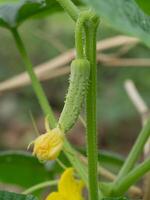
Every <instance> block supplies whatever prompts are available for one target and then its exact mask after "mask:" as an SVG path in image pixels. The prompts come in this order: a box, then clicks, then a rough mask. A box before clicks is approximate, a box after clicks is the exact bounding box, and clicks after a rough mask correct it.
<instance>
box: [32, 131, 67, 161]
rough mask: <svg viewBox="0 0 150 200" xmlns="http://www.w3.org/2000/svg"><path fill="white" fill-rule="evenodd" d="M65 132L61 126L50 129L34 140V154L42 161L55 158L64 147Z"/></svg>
mask: <svg viewBox="0 0 150 200" xmlns="http://www.w3.org/2000/svg"><path fill="white" fill-rule="evenodd" d="M63 143H64V134H63V132H62V131H61V130H60V129H59V128H55V129H52V130H48V132H47V133H45V134H43V135H40V136H39V137H38V138H37V139H36V140H35V141H34V142H33V144H34V149H33V155H36V156H37V158H38V159H39V160H40V161H47V160H55V159H56V158H57V156H58V155H59V153H60V151H61V150H62V148H63Z"/></svg>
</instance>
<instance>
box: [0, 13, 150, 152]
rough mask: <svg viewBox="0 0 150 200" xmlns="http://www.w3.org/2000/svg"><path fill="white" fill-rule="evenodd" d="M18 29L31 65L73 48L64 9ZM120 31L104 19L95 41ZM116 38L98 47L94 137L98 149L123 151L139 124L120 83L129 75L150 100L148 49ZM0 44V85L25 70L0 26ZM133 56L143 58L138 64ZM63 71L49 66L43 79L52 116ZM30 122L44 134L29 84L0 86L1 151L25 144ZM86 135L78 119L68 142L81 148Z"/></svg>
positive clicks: (64, 82) (62, 89) (63, 85)
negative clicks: (45, 78) (96, 137)
mask: <svg viewBox="0 0 150 200" xmlns="http://www.w3.org/2000/svg"><path fill="white" fill-rule="evenodd" d="M20 32H21V34H22V38H23V40H24V42H25V45H26V48H27V50H28V52H29V55H30V57H31V59H32V62H33V64H34V66H37V65H39V64H40V65H42V63H44V62H47V61H50V60H51V59H52V58H55V57H57V56H59V55H61V54H62V53H64V52H66V51H68V50H69V49H71V48H73V47H74V23H73V22H72V20H71V19H70V18H69V17H68V16H67V15H66V14H62V13H61V14H60V13H58V14H55V15H53V16H51V17H47V18H46V19H45V18H43V19H40V20H29V21H28V22H26V23H24V24H23V25H22V26H21V27H20ZM118 35H121V33H119V32H115V31H114V30H113V29H112V28H111V27H110V26H109V25H108V24H106V23H105V22H103V23H101V25H100V28H99V31H98V38H97V40H98V41H101V42H102V41H103V40H105V41H107V40H108V44H109V39H110V38H113V37H118ZM116 41H118V40H116ZM119 41H120V40H119ZM101 42H100V43H99V45H100V46H101ZM115 43H116V44H115V45H112V47H109V45H108V48H104V49H103V50H100V51H99V52H98V61H99V62H98V70H97V77H98V85H97V91H98V94H97V121H98V134H99V140H98V141H99V148H101V149H103V150H112V151H114V152H116V153H119V154H122V155H126V154H127V153H128V151H129V149H130V147H131V146H132V144H133V142H134V140H135V138H136V137H137V135H138V133H139V131H140V129H141V118H140V115H139V113H138V112H137V110H136V109H135V107H134V105H133V104H132V102H131V100H130V99H129V97H128V95H127V93H126V91H125V88H124V82H125V81H126V80H127V79H131V80H133V81H134V83H135V85H136V86H137V88H138V90H139V92H140V94H141V96H142V97H143V99H144V100H145V102H146V103H147V104H150V98H149V74H148V73H147V72H148V70H149V69H148V68H147V67H148V66H149V62H148V61H147V58H148V56H149V55H148V54H149V51H148V48H147V47H145V46H144V45H142V44H141V43H140V42H138V41H136V42H131V43H130V42H128V43H127V44H126V43H125V44H123V45H117V42H115ZM0 44H1V45H0V82H1V83H0V88H1V85H2V82H3V81H5V80H9V79H11V78H12V77H15V76H16V75H19V74H20V73H21V72H24V65H23V63H22V61H21V58H20V55H19V53H18V51H17V49H16V47H15V44H14V41H13V39H12V36H11V35H10V33H9V32H8V31H7V30H5V29H1V30H0ZM115 58H117V59H118V60H117V61H116V60H115ZM136 58H138V59H139V58H142V61H141V60H140V61H141V63H139V61H138V59H136ZM145 60H146V61H145ZM66 65H67V64H66ZM67 66H68V65H67ZM146 66H147V67H146ZM62 67H65V65H64V66H62ZM67 72H68V71H65V72H64V73H63V72H62V73H59V71H58V70H57V72H56V73H55V75H53V74H54V71H53V74H52V76H51V74H50V76H49V77H50V78H47V80H45V81H43V82H42V84H43V87H44V89H45V92H46V94H47V96H48V99H49V102H50V103H51V105H52V108H53V109H54V111H55V113H56V116H59V114H60V112H61V110H62V108H63V104H64V98H65V94H66V92H67V87H68V77H69V74H68V73H67ZM57 73H58V74H57ZM10 86H11V84H10ZM10 88H11V87H10ZM83 110H84V109H83ZM83 117H84V111H83ZM32 118H33V119H34V120H32ZM33 121H34V123H35V125H36V127H37V129H38V131H39V133H44V131H45V129H44V118H43V115H42V112H41V109H40V106H39V104H38V102H37V99H36V97H35V95H34V93H33V90H32V88H31V86H30V85H28V86H24V87H20V86H19V84H18V87H17V88H15V89H8V88H7V89H6V90H5V89H3V90H0V127H1V128H0V149H1V150H9V149H14V150H16V149H19V150H21V149H26V148H27V145H28V143H29V142H30V141H31V140H32V139H34V138H35V137H36V134H37V130H35V127H34V123H33ZM84 136H85V135H84V127H83V125H82V123H81V122H80V121H79V122H78V124H77V125H76V126H75V127H74V128H73V130H72V133H71V134H69V136H68V137H69V139H70V141H71V142H72V144H74V145H76V146H79V147H84V145H85V139H84Z"/></svg>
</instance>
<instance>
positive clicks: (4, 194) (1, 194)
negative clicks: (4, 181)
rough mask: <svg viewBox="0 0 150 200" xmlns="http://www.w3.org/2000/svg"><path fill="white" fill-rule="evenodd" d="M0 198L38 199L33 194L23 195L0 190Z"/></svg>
mask: <svg viewBox="0 0 150 200" xmlns="http://www.w3.org/2000/svg"><path fill="white" fill-rule="evenodd" d="M0 200H38V199H37V198H36V197H33V196H32V195H27V196H26V195H21V194H16V193H12V192H7V191H0Z"/></svg>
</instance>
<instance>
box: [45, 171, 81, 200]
mask: <svg viewBox="0 0 150 200" xmlns="http://www.w3.org/2000/svg"><path fill="white" fill-rule="evenodd" d="M83 188H84V183H83V181H81V180H78V179H76V178H75V177H74V169H73V168H68V169H67V170H66V171H65V172H64V173H63V174H62V176H61V179H60V181H59V184H58V192H53V193H51V194H50V195H49V196H48V197H47V198H46V200H83V196H82V191H83Z"/></svg>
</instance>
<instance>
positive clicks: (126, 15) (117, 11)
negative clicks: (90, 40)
mask: <svg viewBox="0 0 150 200" xmlns="http://www.w3.org/2000/svg"><path fill="white" fill-rule="evenodd" d="M83 1H84V2H86V3H88V4H89V5H91V6H92V7H93V8H94V9H95V10H96V12H97V13H98V14H99V16H101V17H102V18H104V19H105V20H106V21H107V22H109V24H110V25H111V26H112V27H113V28H115V29H117V30H119V31H120V32H123V33H125V34H128V35H132V36H135V37H138V38H140V39H141V41H143V42H144V43H145V44H146V45H148V46H149V47H150V17H149V16H147V15H145V14H144V13H143V12H142V11H141V10H140V9H139V7H138V5H137V4H136V2H135V1H134V0H126V1H124V0H115V1H114V0H107V1H106V0H92V1H91V0H83ZM112 16H113V17H112Z"/></svg>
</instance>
